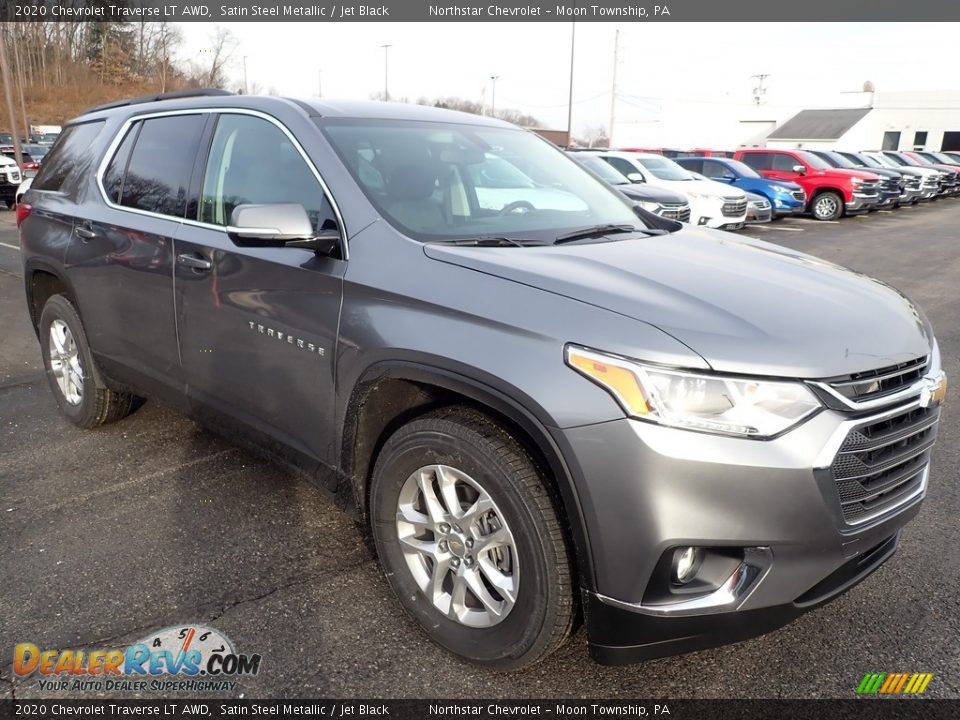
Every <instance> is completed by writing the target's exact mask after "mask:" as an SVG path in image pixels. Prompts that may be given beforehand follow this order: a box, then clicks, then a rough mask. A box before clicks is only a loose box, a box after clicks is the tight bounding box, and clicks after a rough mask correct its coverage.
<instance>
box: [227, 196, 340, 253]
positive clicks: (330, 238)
mask: <svg viewBox="0 0 960 720" xmlns="http://www.w3.org/2000/svg"><path fill="white" fill-rule="evenodd" d="M227 235H229V237H230V239H231V240H232V241H233V242H234V243H236V244H237V245H239V246H240V247H299V248H303V249H305V250H313V251H314V252H315V253H318V254H321V255H330V254H331V253H333V251H334V250H336V249H337V247H339V244H340V233H339V232H338V231H336V230H324V231H322V232H321V234H320V235H317V234H316V233H315V232H314V231H313V224H312V223H311V222H310V217H309V216H308V215H307V211H306V210H304V209H303V205H300V204H299V203H270V204H262V205H256V204H246V205H237V206H236V207H235V208H234V209H233V212H232V213H230V224H229V225H227Z"/></svg>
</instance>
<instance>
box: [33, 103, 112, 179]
mask: <svg viewBox="0 0 960 720" xmlns="http://www.w3.org/2000/svg"><path fill="white" fill-rule="evenodd" d="M105 124H106V121H104V120H97V121H95V122H88V123H81V124H78V125H71V126H70V127H68V128H67V129H66V130H64V131H63V133H61V135H60V137H59V138H58V139H57V142H56V143H55V144H54V146H53V147H52V148H51V149H50V152H49V153H48V154H47V156H46V157H45V158H44V160H43V165H41V167H40V172H39V173H37V176H36V177H35V178H34V180H33V184H32V185H31V189H33V190H53V191H66V192H69V191H70V190H71V189H72V188H73V187H74V186H75V184H76V182H77V180H78V179H79V178H81V177H83V175H85V174H87V173H89V172H93V165H94V161H95V158H94V147H93V144H94V141H95V140H96V139H97V136H98V135H99V134H100V132H101V131H102V130H103V126H104V125H105Z"/></svg>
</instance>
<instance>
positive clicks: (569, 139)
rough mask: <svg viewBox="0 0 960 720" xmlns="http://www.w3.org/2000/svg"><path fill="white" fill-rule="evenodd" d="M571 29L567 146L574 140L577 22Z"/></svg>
mask: <svg viewBox="0 0 960 720" xmlns="http://www.w3.org/2000/svg"><path fill="white" fill-rule="evenodd" d="M571 26H572V27H571V29H570V92H569V94H568V96H567V147H569V146H570V144H571V143H572V142H573V54H574V49H575V48H576V45H577V23H576V22H573V23H571Z"/></svg>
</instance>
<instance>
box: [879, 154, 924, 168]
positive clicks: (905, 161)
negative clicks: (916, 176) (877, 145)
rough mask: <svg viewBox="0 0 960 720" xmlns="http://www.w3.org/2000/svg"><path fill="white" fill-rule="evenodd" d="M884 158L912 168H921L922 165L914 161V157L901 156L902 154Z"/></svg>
mask: <svg viewBox="0 0 960 720" xmlns="http://www.w3.org/2000/svg"><path fill="white" fill-rule="evenodd" d="M884 157H887V158H890V159H891V160H893V161H894V162H895V163H899V164H900V165H910V166H912V167H920V163H918V162H917V161H916V160H914V159H913V158H912V157H910V156H908V155H901V154H900V153H897V154H896V155H885V156H884Z"/></svg>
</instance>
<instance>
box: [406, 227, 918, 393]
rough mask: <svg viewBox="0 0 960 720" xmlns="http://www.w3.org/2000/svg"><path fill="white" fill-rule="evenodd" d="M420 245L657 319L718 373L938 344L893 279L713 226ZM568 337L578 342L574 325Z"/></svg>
mask: <svg viewBox="0 0 960 720" xmlns="http://www.w3.org/2000/svg"><path fill="white" fill-rule="evenodd" d="M614 237H616V236H614ZM424 252H425V253H426V255H427V256H428V257H430V258H432V259H434V260H437V261H441V262H446V263H452V264H454V265H459V266H461V267H465V268H470V269H472V270H475V271H477V272H481V273H485V274H488V275H493V276H496V277H499V278H503V279H506V280H510V281H513V282H517V283H521V284H524V285H528V286H531V287H535V288H539V289H541V290H544V291H547V292H552V293H556V294H558V295H563V296H565V297H569V298H573V299H575V300H579V301H581V302H584V303H588V304H590V305H594V306H596V307H599V308H603V309H605V310H608V311H612V312H615V313H618V314H621V315H624V316H628V317H631V318H634V319H636V320H639V321H641V322H644V323H647V324H649V325H653V326H655V327H657V328H659V329H660V330H662V331H663V332H665V333H667V334H669V335H671V336H672V337H674V338H676V339H678V340H679V341H681V342H683V343H684V344H685V345H687V346H688V347H690V348H691V349H692V350H693V351H695V352H696V353H698V354H699V355H700V356H701V357H703V359H704V360H705V361H706V362H707V363H709V364H710V366H711V367H713V368H714V369H715V370H718V371H724V372H733V373H745V374H759V375H773V376H779V377H794V378H825V377H832V376H836V375H844V374H848V373H852V372H859V371H863V370H868V369H875V368H881V367H886V366H889V365H894V364H897V363H900V362H904V361H906V360H910V359H913V358H917V357H922V356H924V355H926V354H927V353H929V351H930V346H931V339H930V333H929V324H928V323H927V321H926V319H925V317H924V316H923V314H922V312H921V311H920V310H919V309H918V308H916V307H915V306H914V305H913V304H912V303H911V302H910V301H909V300H908V299H907V298H906V297H905V296H904V295H903V294H901V293H900V292H899V291H897V290H896V289H894V288H892V287H890V286H889V285H886V284H885V283H882V282H880V281H878V280H874V279H872V278H869V277H867V276H865V275H861V274H859V273H856V272H853V271H851V270H847V269H845V268H841V267H839V266H837V265H833V264H831V263H828V262H826V261H822V260H819V259H817V258H814V257H811V256H808V255H803V254H801V253H795V252H793V251H790V250H786V249H783V248H779V247H777V246H775V245H770V244H767V243H763V242H760V241H751V240H747V239H740V238H738V237H735V236H733V235H730V234H728V233H722V232H718V231H713V230H709V229H706V228H693V227H685V228H684V229H683V230H681V231H679V232H676V233H673V234H670V235H662V236H652V237H647V236H636V237H633V238H627V239H618V240H613V241H610V242H589V243H584V244H580V243H577V244H569V245H563V246H550V247H523V248H519V247H517V248H491V247H486V248H471V247H462V246H453V245H442V244H436V243H434V244H427V245H425V246H424ZM567 339H568V340H569V341H571V342H577V341H578V340H579V334H578V331H577V328H575V327H571V328H570V331H569V336H568V338H567ZM619 340H628V339H624V338H619ZM600 349H602V348H600ZM636 355H637V357H639V358H642V357H643V348H642V347H637V348H636Z"/></svg>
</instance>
